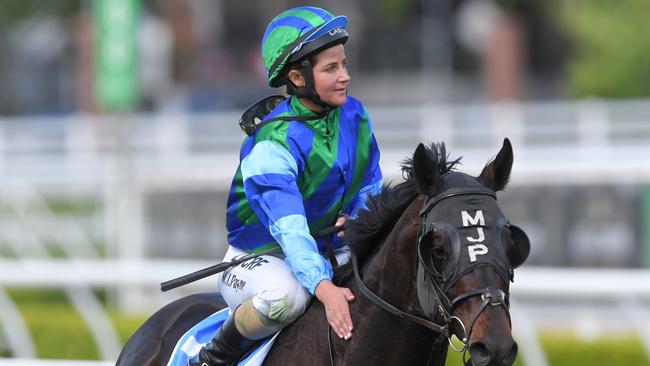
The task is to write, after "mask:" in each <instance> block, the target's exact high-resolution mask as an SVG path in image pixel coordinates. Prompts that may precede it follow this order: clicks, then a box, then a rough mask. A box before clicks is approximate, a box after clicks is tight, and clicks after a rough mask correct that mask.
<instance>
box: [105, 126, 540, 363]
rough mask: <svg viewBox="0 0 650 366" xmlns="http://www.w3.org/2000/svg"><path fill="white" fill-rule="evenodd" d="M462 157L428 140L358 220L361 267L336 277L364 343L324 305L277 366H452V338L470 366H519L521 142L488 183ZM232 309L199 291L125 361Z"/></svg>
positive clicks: (356, 248) (160, 356)
mask: <svg viewBox="0 0 650 366" xmlns="http://www.w3.org/2000/svg"><path fill="white" fill-rule="evenodd" d="M459 160H460V159H456V160H453V161H449V160H448V157H447V154H446V151H445V146H444V144H433V145H432V146H431V147H429V148H425V147H424V145H422V144H420V145H419V146H418V148H417V149H416V151H415V153H414V155H413V158H412V159H409V160H408V161H406V162H405V164H404V165H403V172H404V175H405V177H406V180H405V181H404V182H402V183H400V184H398V185H396V186H394V187H390V186H389V187H385V189H384V190H383V192H382V193H381V194H380V195H378V196H377V197H375V198H372V199H370V200H369V201H368V210H363V211H361V212H360V214H359V217H358V218H357V219H355V220H352V221H350V222H349V224H348V225H347V228H346V238H347V240H348V242H349V245H350V248H351V249H352V252H353V253H354V256H353V261H352V263H353V264H356V263H358V266H356V265H352V264H348V265H346V266H343V267H341V268H339V269H338V270H337V271H336V276H335V281H336V282H337V283H338V284H340V285H344V286H346V287H349V288H350V289H352V291H353V292H354V293H355V294H356V300H355V301H354V302H353V303H351V304H350V312H351V314H352V319H353V322H354V325H355V331H354V334H353V336H352V338H351V339H349V340H347V341H345V340H341V339H339V338H337V337H336V336H335V335H334V334H333V332H331V330H330V329H329V327H328V325H327V320H326V317H325V312H324V308H323V306H322V304H321V303H320V302H318V301H314V302H313V303H312V304H311V306H310V307H309V309H308V310H307V312H306V313H305V314H304V315H303V316H302V317H301V318H300V319H298V320H297V321H296V322H295V323H294V324H292V325H290V326H289V327H287V328H285V329H284V330H283V331H282V333H281V334H280V336H279V337H278V339H277V340H276V342H275V345H274V346H273V348H272V350H271V351H270V353H269V354H268V356H267V358H266V360H265V365H444V363H445V360H446V355H447V350H448V343H447V342H448V340H449V339H450V338H452V337H456V338H457V339H458V340H457V341H456V342H455V343H454V345H455V348H459V349H458V351H460V352H463V358H464V360H465V362H466V364H467V365H474V366H493V365H494V366H497V365H499V366H501V365H512V363H513V362H514V360H515V358H516V355H517V345H516V343H515V342H514V340H513V339H512V336H511V324H510V314H509V304H508V298H509V283H510V281H511V280H512V278H513V269H514V268H515V267H517V266H519V265H521V264H522V263H523V262H524V261H525V259H526V258H527V256H528V253H529V250H530V244H529V242H528V239H527V237H526V236H525V234H524V233H523V231H521V229H519V228H517V227H516V226H514V225H511V224H510V223H509V222H508V220H507V218H506V217H505V216H504V214H503V213H502V212H501V210H500V209H499V207H498V205H497V202H496V193H495V192H497V191H500V190H503V189H504V188H505V186H506V184H507V182H508V179H509V176H510V171H511V167H512V162H513V155H512V147H511V145H510V142H509V140H508V139H505V140H504V142H503V147H502V148H501V150H500V151H499V153H498V154H497V156H496V158H495V159H494V160H492V161H491V162H490V163H488V164H487V165H486V166H485V167H484V168H483V171H482V172H481V173H480V175H479V176H478V177H472V176H470V175H467V174H465V173H461V172H458V171H456V170H455V166H456V165H457V163H458V162H459ZM224 306H225V304H224V303H223V302H222V301H221V300H220V299H219V297H218V295H216V294H198V295H191V296H188V297H185V298H182V299H179V300H177V301H175V302H173V303H171V304H169V305H167V306H165V307H163V308H162V309H161V310H159V311H158V312H156V313H155V314H154V315H153V316H152V317H151V318H149V319H148V320H147V321H146V322H145V323H144V324H143V325H142V326H141V327H140V328H139V329H138V330H137V331H136V332H135V333H134V334H133V335H132V336H131V338H130V339H129V341H128V343H127V344H126V345H125V347H124V349H123V350H122V353H121V354H120V357H119V359H118V361H117V365H165V364H166V363H167V360H168V359H169V357H170V355H171V352H172V349H173V347H174V345H175V344H176V342H177V340H178V339H179V338H180V337H181V336H182V335H183V334H184V333H185V331H187V330H188V329H189V328H190V327H191V326H193V325H194V324H195V323H197V322H198V321H199V320H201V319H202V318H204V317H206V316H208V315H209V314H211V313H213V312H214V311H216V310H218V309H221V308H223V307H224ZM468 356H469V358H470V359H467V358H468Z"/></svg>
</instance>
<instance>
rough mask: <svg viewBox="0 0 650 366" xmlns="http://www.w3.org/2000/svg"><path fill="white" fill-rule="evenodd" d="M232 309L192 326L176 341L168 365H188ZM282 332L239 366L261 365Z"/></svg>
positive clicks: (250, 354)
mask: <svg viewBox="0 0 650 366" xmlns="http://www.w3.org/2000/svg"><path fill="white" fill-rule="evenodd" d="M230 313H231V311H230V309H229V308H225V309H222V310H219V311H217V312H216V313H214V314H212V315H210V316H208V317H207V318H205V319H203V320H202V321H200V322H199V323H197V324H196V325H195V326H193V327H192V328H190V330H188V331H187V332H186V333H185V334H184V335H183V336H182V337H181V338H180V339H179V340H178V343H176V346H175V347H174V351H173V352H172V355H171V357H170V359H169V362H168V363H167V366H186V365H187V361H188V360H189V359H191V358H192V357H194V356H196V355H197V354H198V353H199V351H200V350H201V347H203V346H204V345H205V344H207V343H208V342H210V341H211V340H212V338H213V337H214V335H215V334H217V330H219V327H221V324H222V323H223V322H224V321H225V320H226V319H228V316H230ZM278 334H280V332H278V333H276V334H275V335H273V336H272V337H269V338H267V339H266V340H264V342H262V343H260V344H259V345H258V346H257V347H256V348H255V349H254V350H253V351H251V352H250V353H249V354H248V356H246V358H244V359H243V360H241V361H240V362H239V364H238V365H239V366H260V365H262V362H263V361H264V358H265V357H266V355H267V354H268V353H269V350H270V349H271V346H273V342H274V341H275V339H276V338H277V336H278Z"/></svg>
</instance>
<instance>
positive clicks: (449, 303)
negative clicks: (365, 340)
mask: <svg viewBox="0 0 650 366" xmlns="http://www.w3.org/2000/svg"><path fill="white" fill-rule="evenodd" d="M468 195H483V196H489V197H492V198H493V199H495V200H496V193H495V192H494V191H492V190H491V189H489V188H486V187H482V186H480V187H479V186H472V187H460V188H450V189H447V190H445V191H444V192H442V193H441V194H439V195H436V196H433V197H429V198H427V199H426V200H425V204H424V206H423V208H422V210H421V211H420V225H419V227H420V232H419V234H418V243H417V246H418V248H417V251H416V252H417V253H418V255H417V257H418V260H417V261H416V263H417V264H416V266H417V271H418V273H426V276H423V277H424V278H422V277H421V276H419V275H418V281H417V282H418V286H417V292H418V298H419V299H420V304H421V305H422V308H423V310H424V311H425V313H428V314H427V315H429V316H428V318H424V317H421V316H418V315H413V314H409V313H406V312H404V311H401V310H399V309H398V308H396V307H395V306H394V305H392V304H390V303H388V302H387V301H386V300H384V299H382V298H381V297H380V296H379V295H377V294H375V293H374V292H373V291H372V290H370V289H369V288H368V287H367V286H366V284H365V283H364V282H363V279H362V278H361V274H360V273H361V272H360V271H359V266H358V263H357V258H356V256H355V255H354V254H352V266H353V269H354V276H355V279H356V283H357V286H358V288H359V291H360V292H361V293H362V294H363V295H364V296H365V297H367V298H368V299H369V300H370V301H372V302H373V303H374V304H376V305H377V306H379V307H380V308H382V309H384V310H385V311H387V312H388V313H390V314H392V315H393V316H396V317H398V318H400V319H405V320H408V321H411V322H413V323H416V324H418V325H420V326H423V327H425V328H428V329H430V330H432V331H434V332H436V333H439V334H440V336H441V337H445V338H447V340H448V342H449V345H450V346H451V347H452V349H454V350H455V351H457V352H462V353H463V363H465V364H468V362H470V360H467V361H466V360H465V358H466V355H467V352H468V348H469V344H468V343H469V339H470V337H471V334H472V329H473V327H474V324H475V322H476V320H477V319H478V317H479V316H480V314H481V313H482V312H483V310H485V309H486V308H487V307H488V306H501V307H502V308H503V309H504V310H505V312H506V314H507V315H508V321H509V322H510V311H509V300H508V298H509V293H507V292H504V291H503V290H501V289H498V288H493V287H487V288H484V289H477V290H473V291H469V292H466V293H464V294H461V295H459V296H457V297H455V298H454V299H449V297H448V296H447V295H446V293H445V291H443V288H444V289H449V288H451V287H452V286H453V285H454V283H455V282H456V281H457V280H458V279H459V278H451V281H449V282H443V281H441V280H443V276H442V275H441V274H440V273H437V272H436V271H432V270H431V269H430V266H427V265H426V261H427V259H425V258H423V257H422V255H421V252H422V251H421V250H420V248H421V245H422V240H421V239H422V238H423V237H424V236H425V235H427V234H429V233H430V232H432V231H435V230H436V226H435V225H433V224H432V223H430V222H429V221H430V220H427V218H428V216H429V213H430V212H431V211H432V210H433V208H434V207H435V206H436V205H437V204H438V203H440V202H441V201H443V200H445V199H448V198H451V197H457V196H468ZM507 270H508V273H510V274H511V273H512V268H508V269H507ZM421 271H423V272H421ZM466 273H468V272H464V274H466ZM421 280H426V281H428V282H429V284H430V285H431V286H430V287H432V288H433V291H431V292H430V293H427V294H422V293H421V292H423V291H424V290H422V289H423V288H425V286H423V284H422V283H421ZM446 280H450V279H446ZM427 292H428V291H427ZM425 295H426V296H433V298H434V303H435V308H433V309H426V308H425V306H426V305H424V304H422V300H421V299H422V298H423V297H426V296H425ZM478 296H480V298H481V304H480V305H479V307H478V308H477V309H476V311H475V312H474V314H473V315H472V317H471V318H470V321H469V327H467V326H466V325H465V324H464V323H463V321H462V320H461V319H460V318H459V317H457V316H455V315H452V312H453V310H454V309H455V308H456V307H457V306H458V305H459V304H460V303H461V302H463V301H465V300H467V299H470V298H473V297H478ZM455 326H457V327H455ZM453 336H456V338H458V340H459V341H460V343H461V344H462V346H461V347H457V346H456V345H455V344H454V341H453V340H452V337H453ZM430 361H431V359H430V360H429V363H430Z"/></svg>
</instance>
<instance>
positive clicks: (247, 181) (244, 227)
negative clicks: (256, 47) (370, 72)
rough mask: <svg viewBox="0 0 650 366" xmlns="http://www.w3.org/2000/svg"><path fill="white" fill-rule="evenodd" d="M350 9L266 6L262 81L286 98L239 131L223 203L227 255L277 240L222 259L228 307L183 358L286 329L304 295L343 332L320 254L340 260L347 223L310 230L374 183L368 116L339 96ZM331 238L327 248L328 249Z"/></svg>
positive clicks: (339, 291) (200, 360)
mask: <svg viewBox="0 0 650 366" xmlns="http://www.w3.org/2000/svg"><path fill="white" fill-rule="evenodd" d="M347 23H348V18H347V17H345V16H334V15H333V14H331V13H330V12H328V11H326V10H323V9H320V8H316V7H298V8H293V9H290V10H287V11H285V12H283V13H281V14H280V15H278V16H277V17H275V18H274V19H273V20H272V21H271V23H270V24H269V25H268V27H267V29H266V32H265V33H264V38H263V40H262V56H263V58H264V63H265V66H266V70H267V73H268V80H269V85H270V86H272V87H280V86H282V85H285V86H286V89H287V93H288V94H289V98H288V99H286V100H284V101H283V102H281V103H280V104H279V105H277V107H275V108H274V109H273V110H272V111H271V112H270V113H269V114H268V115H267V116H266V117H265V119H264V121H269V120H271V119H273V121H270V122H268V123H264V122H263V123H262V124H261V125H260V126H259V127H258V128H257V130H256V131H252V132H251V135H250V136H249V137H248V138H247V139H245V140H244V142H243V145H242V148H241V152H240V163H239V167H238V168H237V172H236V174H235V176H234V178H233V182H232V187H231V189H230V193H229V196H228V203H227V206H228V207H227V229H228V242H229V248H228V251H227V253H226V255H225V257H224V261H231V260H233V259H236V258H238V257H241V256H243V255H246V254H247V253H259V252H262V251H265V250H268V249H270V248H277V252H274V253H275V254H271V255H263V256H261V257H257V258H255V259H252V260H250V261H247V262H245V263H243V264H241V265H238V266H235V267H231V268H230V269H229V270H228V271H226V272H225V273H223V275H222V276H221V277H220V280H219V290H220V292H221V294H222V296H223V298H224V299H225V301H226V303H227V304H228V306H229V307H230V308H231V309H235V310H234V314H233V315H232V316H230V318H229V319H228V320H226V321H225V322H224V324H223V325H222V327H221V328H220V329H219V331H218V332H217V335H216V336H215V338H214V339H213V340H212V341H211V342H210V343H208V345H207V346H206V347H204V348H202V349H201V351H200V353H199V355H198V356H197V357H195V358H194V359H193V360H191V361H190V365H229V364H232V363H234V362H236V360H238V358H239V357H240V356H241V355H242V354H243V353H244V352H245V351H246V350H247V349H248V348H249V347H250V345H251V344H252V343H253V342H254V341H255V340H259V339H262V338H265V337H267V336H269V335H272V334H274V333H276V332H277V331H279V330H280V329H282V328H284V327H285V326H287V325H288V324H290V323H291V322H293V321H294V320H296V319H297V318H298V317H299V316H300V315H302V314H303V313H304V312H305V310H306V309H307V306H308V305H309V303H310V301H311V298H312V296H315V297H316V298H317V299H318V300H319V301H321V302H322V303H323V305H324V307H325V311H326V316H327V321H328V322H329V324H330V325H331V327H332V329H333V330H334V332H335V333H336V334H337V335H338V336H339V337H340V338H343V339H349V338H350V337H351V336H352V331H353V324H352V319H351V317H350V309H349V304H348V302H349V301H353V300H354V295H353V294H352V292H351V291H350V289H348V288H343V287H338V286H336V285H334V284H333V283H332V274H333V271H332V265H331V264H330V262H329V261H328V259H326V257H327V256H328V255H327V253H328V252H329V253H331V254H333V255H331V256H330V257H335V258H336V261H335V262H338V263H340V264H343V263H345V262H347V261H348V259H349V255H350V254H349V249H347V247H346V246H345V245H344V243H343V240H342V238H343V236H344V232H343V231H341V232H339V233H338V234H332V235H331V236H330V237H327V238H323V237H319V238H314V237H312V236H311V234H310V232H317V231H319V230H322V229H324V228H327V227H330V226H332V225H336V226H338V227H342V226H343V224H344V222H345V220H346V217H348V216H351V217H354V216H355V215H356V213H357V210H359V209H360V208H363V207H365V201H366V198H367V197H368V195H375V194H377V193H379V192H380V190H381V187H382V174H381V170H380V168H379V150H378V147H377V142H376V140H375V137H374V135H373V132H372V126H371V123H370V117H369V116H368V112H367V111H366V109H365V107H364V106H363V105H362V104H361V102H359V101H358V100H356V99H354V98H352V97H348V96H347V89H348V84H349V81H350V76H349V74H348V71H347V68H346V57H345V49H344V43H345V42H346V41H347V39H348V33H347V31H346V27H347ZM328 247H329V249H328Z"/></svg>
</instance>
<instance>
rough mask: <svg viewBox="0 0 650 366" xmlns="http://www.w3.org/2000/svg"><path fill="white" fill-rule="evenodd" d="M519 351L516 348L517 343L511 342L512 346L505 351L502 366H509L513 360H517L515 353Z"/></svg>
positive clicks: (517, 347)
mask: <svg viewBox="0 0 650 366" xmlns="http://www.w3.org/2000/svg"><path fill="white" fill-rule="evenodd" d="M518 350H519V346H517V342H514V341H513V342H512V346H511V347H510V349H509V350H508V351H507V353H506V354H505V355H504V357H503V365H504V366H510V365H512V364H513V363H515V359H516V358H517V352H518Z"/></svg>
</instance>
